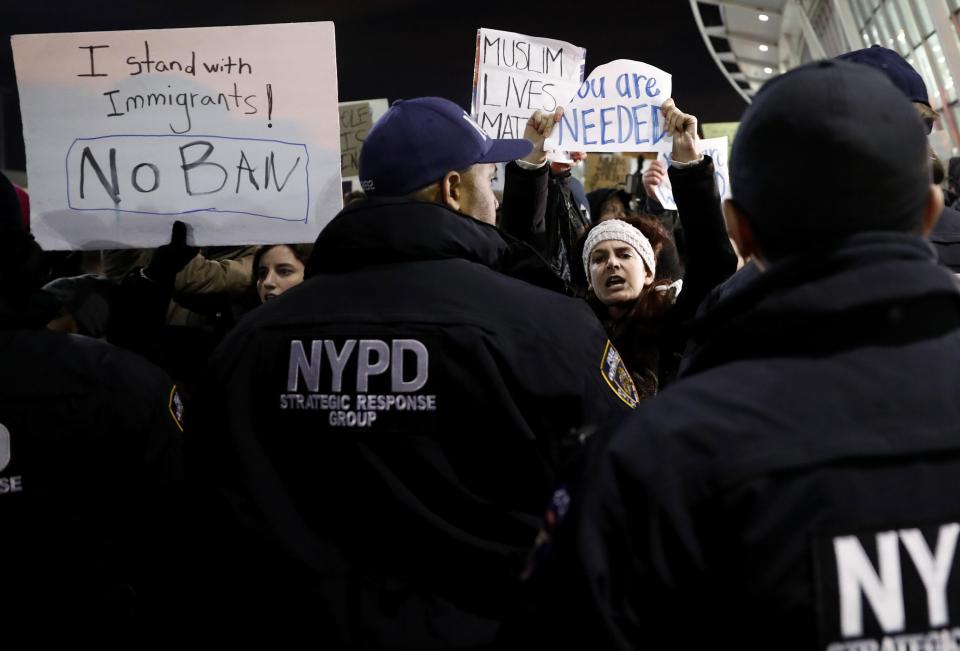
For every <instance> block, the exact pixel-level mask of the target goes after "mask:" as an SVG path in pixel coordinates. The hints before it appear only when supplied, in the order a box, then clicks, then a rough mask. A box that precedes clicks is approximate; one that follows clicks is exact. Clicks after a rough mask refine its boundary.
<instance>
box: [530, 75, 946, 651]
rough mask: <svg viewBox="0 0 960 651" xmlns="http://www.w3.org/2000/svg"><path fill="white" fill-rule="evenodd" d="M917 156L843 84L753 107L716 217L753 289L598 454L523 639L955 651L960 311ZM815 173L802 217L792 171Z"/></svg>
mask: <svg viewBox="0 0 960 651" xmlns="http://www.w3.org/2000/svg"><path fill="white" fill-rule="evenodd" d="M925 136H926V134H925V130H924V126H923V124H922V122H921V120H920V118H919V117H918V115H917V113H916V111H915V110H914V109H913V107H911V105H910V103H909V102H908V101H907V100H906V99H904V97H903V95H902V94H901V93H900V92H899V91H898V90H897V88H895V87H894V86H893V85H891V83H890V82H889V80H888V79H886V78H885V77H884V76H883V75H882V74H881V73H879V72H877V71H875V70H872V69H870V68H868V67H866V66H863V65H860V64H852V63H847V62H844V61H821V62H816V63H813V64H810V65H807V66H804V67H801V68H798V69H795V70H793V71H791V72H788V73H786V74H784V75H782V76H780V77H778V78H776V79H774V80H772V81H770V82H768V83H767V84H766V85H765V86H764V87H763V88H762V89H761V91H760V92H759V93H758V94H757V96H756V98H755V100H754V102H753V104H752V105H751V106H750V107H749V108H748V109H747V111H746V113H745V114H744V117H743V120H742V122H741V125H740V129H739V131H738V133H737V138H736V140H735V141H734V144H733V151H732V158H731V164H732V167H731V171H732V177H731V182H732V192H733V198H732V199H731V200H729V201H727V202H726V203H725V212H726V216H727V221H728V228H729V230H730V232H731V235H732V236H733V238H734V239H735V241H736V243H737V245H738V246H739V248H740V250H741V252H743V253H745V254H752V255H753V256H754V258H755V259H756V260H757V261H758V267H759V268H760V269H761V270H762V273H760V274H759V275H758V277H757V278H756V279H755V280H754V281H752V282H751V283H749V284H747V285H745V286H743V287H741V288H739V289H738V291H737V292H736V293H734V294H732V295H730V296H729V297H727V298H726V299H724V300H722V301H721V302H720V303H719V304H717V305H716V306H715V308H714V309H713V310H712V311H711V312H709V313H707V315H706V316H705V317H704V321H703V322H702V323H701V324H700V327H701V331H700V335H701V341H702V345H701V347H700V348H699V350H698V351H697V354H696V355H695V357H694V358H693V359H692V360H691V364H690V367H689V369H688V370H687V374H686V377H684V378H682V379H681V380H679V381H678V382H677V383H676V384H674V385H673V386H671V387H670V389H669V390H667V391H665V392H664V393H663V394H661V395H660V396H659V397H657V398H656V399H655V400H652V401H649V402H647V403H644V404H643V405H641V406H640V407H639V408H638V409H637V411H636V413H635V414H634V415H633V416H632V417H631V418H630V419H629V420H628V422H627V423H626V424H625V425H624V426H623V427H622V428H621V429H619V431H617V432H616V433H615V434H613V435H612V436H610V437H608V438H605V439H602V440H601V439H599V438H596V439H595V440H594V441H595V442H596V443H597V445H596V446H595V447H593V449H592V450H591V455H590V456H591V461H590V465H589V471H588V474H587V476H586V478H585V480H584V482H583V484H582V486H581V488H580V489H579V490H578V491H574V494H573V497H572V507H571V510H570V511H569V512H568V513H567V518H566V520H565V522H564V524H563V525H562V526H561V528H560V531H559V533H558V536H557V540H556V544H555V547H554V551H555V554H554V555H553V556H552V558H551V560H549V561H547V562H545V563H544V564H543V565H542V566H541V567H540V568H539V571H538V572H537V573H535V578H534V579H533V580H532V583H531V586H532V587H533V586H536V587H537V589H539V590H541V591H542V592H541V593H540V598H541V600H542V618H540V619H538V622H537V623H536V624H534V625H531V626H529V627H528V629H531V630H529V632H531V633H532V634H533V635H535V636H540V637H556V638H558V639H560V640H562V643H563V646H564V647H565V648H567V647H571V648H572V647H578V643H579V647H578V648H597V649H599V648H616V649H639V648H651V649H656V648H668V647H673V648H678V647H679V648H691V649H692V648H739V649H770V648H776V649H814V648H819V649H830V650H834V651H840V650H842V649H851V650H852V649H870V648H872V649H885V648H901V647H903V648H906V647H907V646H909V647H911V648H954V645H955V641H954V640H955V638H954V636H955V634H956V630H957V629H956V628H953V627H956V626H957V625H958V623H960V575H958V573H957V571H956V558H957V554H956V552H957V540H958V533H960V524H958V517H960V494H958V492H957V490H956V477H957V473H958V472H960V436H958V430H957V424H958V423H960V402H958V400H957V395H960V292H958V289H957V286H956V284H955V281H954V279H953V277H952V275H951V274H950V273H949V271H948V270H945V269H944V268H943V267H942V266H939V265H937V259H936V254H935V252H934V250H933V248H932V247H931V246H930V244H929V243H928V242H927V241H926V240H925V239H924V235H926V234H927V233H929V231H930V230H931V228H932V227H933V225H934V222H935V221H936V218H937V216H938V215H939V214H940V211H941V208H942V193H941V192H940V189H939V188H938V187H936V186H934V185H932V184H931V176H930V168H929V164H928V159H927V143H926V137H925ZM824 165H826V166H828V167H829V173H827V174H820V175H818V176H817V181H816V185H817V186H818V187H817V197H815V198H811V199H810V202H812V203H807V202H805V201H803V200H800V198H802V197H804V196H808V197H809V193H806V192H805V186H806V185H807V183H808V182H809V178H807V177H806V176H804V175H803V174H802V173H800V172H802V171H803V170H811V169H822V168H823V166H824ZM784 166H788V167H789V168H791V170H792V172H793V173H789V172H787V171H785V170H784V169H783V168H784ZM561 586H562V590H561V589H560V588H561ZM541 643H542V644H546V643H547V642H545V641H543V640H542V639H541ZM931 644H932V645H936V646H924V645H931Z"/></svg>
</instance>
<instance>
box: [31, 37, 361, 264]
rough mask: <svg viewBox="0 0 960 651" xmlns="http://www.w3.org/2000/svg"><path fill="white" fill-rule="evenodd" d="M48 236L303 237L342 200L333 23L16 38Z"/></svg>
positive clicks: (41, 225) (38, 222) (98, 241)
mask: <svg viewBox="0 0 960 651" xmlns="http://www.w3.org/2000/svg"><path fill="white" fill-rule="evenodd" d="M13 53H14V60H15V63H16V69H17V82H18V86H19V90H20V107H21V114H22V116H23V128H24V141H25V143H26V147H27V172H28V179H29V182H30V204H31V228H32V230H33V233H34V234H35V236H36V237H37V240H38V241H39V242H40V244H41V245H42V246H43V247H44V248H45V249H100V248H124V247H149V246H157V245H159V244H163V243H165V242H167V241H169V238H170V227H171V224H172V222H173V221H174V220H176V219H180V220H182V221H185V222H187V223H188V224H190V225H191V226H192V234H193V238H192V240H191V243H192V244H196V245H199V246H206V245H216V244H254V243H280V242H290V243H293V242H312V241H313V240H314V239H315V238H316V236H317V234H318V233H319V231H320V229H321V228H322V226H323V225H324V224H325V223H326V222H327V221H329V220H330V219H331V218H332V217H333V216H334V215H335V214H336V212H337V211H338V210H339V209H340V207H341V204H342V198H341V186H340V147H339V144H340V143H339V140H340V133H339V128H338V111H337V71H336V49H335V42H334V29H333V23H329V22H327V23H296V24H278V25H251V26H243V27H202V28H187V29H169V30H136V31H118V32H86V33H72V34H30V35H19V36H14V37H13Z"/></svg>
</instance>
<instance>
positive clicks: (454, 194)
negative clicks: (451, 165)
mask: <svg viewBox="0 0 960 651" xmlns="http://www.w3.org/2000/svg"><path fill="white" fill-rule="evenodd" d="M462 197H463V176H462V175H461V174H460V172H447V173H446V174H445V175H444V177H443V178H442V179H440V201H439V203H441V204H443V205H444V206H447V207H448V208H452V209H453V210H460V201H461V199H462Z"/></svg>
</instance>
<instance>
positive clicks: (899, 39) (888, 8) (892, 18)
mask: <svg viewBox="0 0 960 651" xmlns="http://www.w3.org/2000/svg"><path fill="white" fill-rule="evenodd" d="M880 15H883V16H885V17H886V21H887V24H888V25H889V26H890V35H891V36H893V45H891V46H890V47H891V48H892V49H894V50H896V51H897V52H899V53H900V54H901V55H903V56H906V55H907V54H908V53H909V52H910V49H911V48H910V44H909V43H907V32H906V30H905V29H904V28H903V22H902V21H901V20H900V17H899V16H897V15H896V12H895V11H894V3H893V2H892V1H891V0H884V3H883V5H881V11H880Z"/></svg>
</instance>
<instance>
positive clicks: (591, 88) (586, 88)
mask: <svg viewBox="0 0 960 651" xmlns="http://www.w3.org/2000/svg"><path fill="white" fill-rule="evenodd" d="M606 81H607V78H606V77H600V78H599V79H587V80H585V81H584V82H583V83H582V84H580V90H578V91H577V95H578V96H579V97H580V99H586V98H587V96H591V95H592V96H593V97H599V98H601V99H603V98H606V96H607V91H606Z"/></svg>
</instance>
